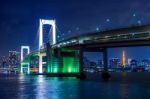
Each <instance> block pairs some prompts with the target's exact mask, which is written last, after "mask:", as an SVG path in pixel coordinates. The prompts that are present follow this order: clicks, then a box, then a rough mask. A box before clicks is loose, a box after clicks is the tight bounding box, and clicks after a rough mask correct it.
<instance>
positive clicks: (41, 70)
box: [39, 53, 43, 74]
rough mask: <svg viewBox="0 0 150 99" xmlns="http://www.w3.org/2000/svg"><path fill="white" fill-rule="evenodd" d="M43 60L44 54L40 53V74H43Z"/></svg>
mask: <svg viewBox="0 0 150 99" xmlns="http://www.w3.org/2000/svg"><path fill="white" fill-rule="evenodd" d="M42 63H43V59H42V54H40V53H39V73H40V74H41V73H43V66H42V65H43V64H42Z"/></svg>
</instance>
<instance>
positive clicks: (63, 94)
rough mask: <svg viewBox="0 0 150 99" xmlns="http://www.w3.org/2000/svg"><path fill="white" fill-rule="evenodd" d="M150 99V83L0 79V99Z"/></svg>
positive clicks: (58, 79) (20, 78) (45, 78)
mask: <svg viewBox="0 0 150 99" xmlns="http://www.w3.org/2000/svg"><path fill="white" fill-rule="evenodd" d="M135 97H136V98H137V99H139V98H142V97H144V99H150V82H146V83H144V82H143V83H138V82H134V83H129V82H127V81H122V82H119V81H118V82H112V81H110V82H102V81H91V80H85V81H80V80H77V79H76V78H56V77H54V78H51V77H45V76H42V75H39V76H29V75H14V76H6V75H5V76H1V79H0V99H91V98H92V99H100V98H101V99H128V98H135Z"/></svg>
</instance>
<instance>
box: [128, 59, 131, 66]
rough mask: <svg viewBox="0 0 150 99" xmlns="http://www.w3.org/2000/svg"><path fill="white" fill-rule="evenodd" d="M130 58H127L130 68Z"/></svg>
mask: <svg viewBox="0 0 150 99" xmlns="http://www.w3.org/2000/svg"><path fill="white" fill-rule="evenodd" d="M131 60H132V59H131V58H128V65H129V66H130V65H131Z"/></svg>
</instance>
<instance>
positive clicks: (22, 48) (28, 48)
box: [20, 46, 30, 73]
mask: <svg viewBox="0 0 150 99" xmlns="http://www.w3.org/2000/svg"><path fill="white" fill-rule="evenodd" d="M24 49H27V54H29V53H30V47H29V46H21V71H20V72H21V73H23V65H24V64H22V61H23V58H24V56H23V52H24ZM29 71H30V70H29V65H28V73H29Z"/></svg>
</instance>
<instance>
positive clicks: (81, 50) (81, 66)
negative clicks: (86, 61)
mask: <svg viewBox="0 0 150 99" xmlns="http://www.w3.org/2000/svg"><path fill="white" fill-rule="evenodd" d="M79 61H80V68H79V69H80V70H79V71H80V73H83V48H82V47H80V49H79Z"/></svg>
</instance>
